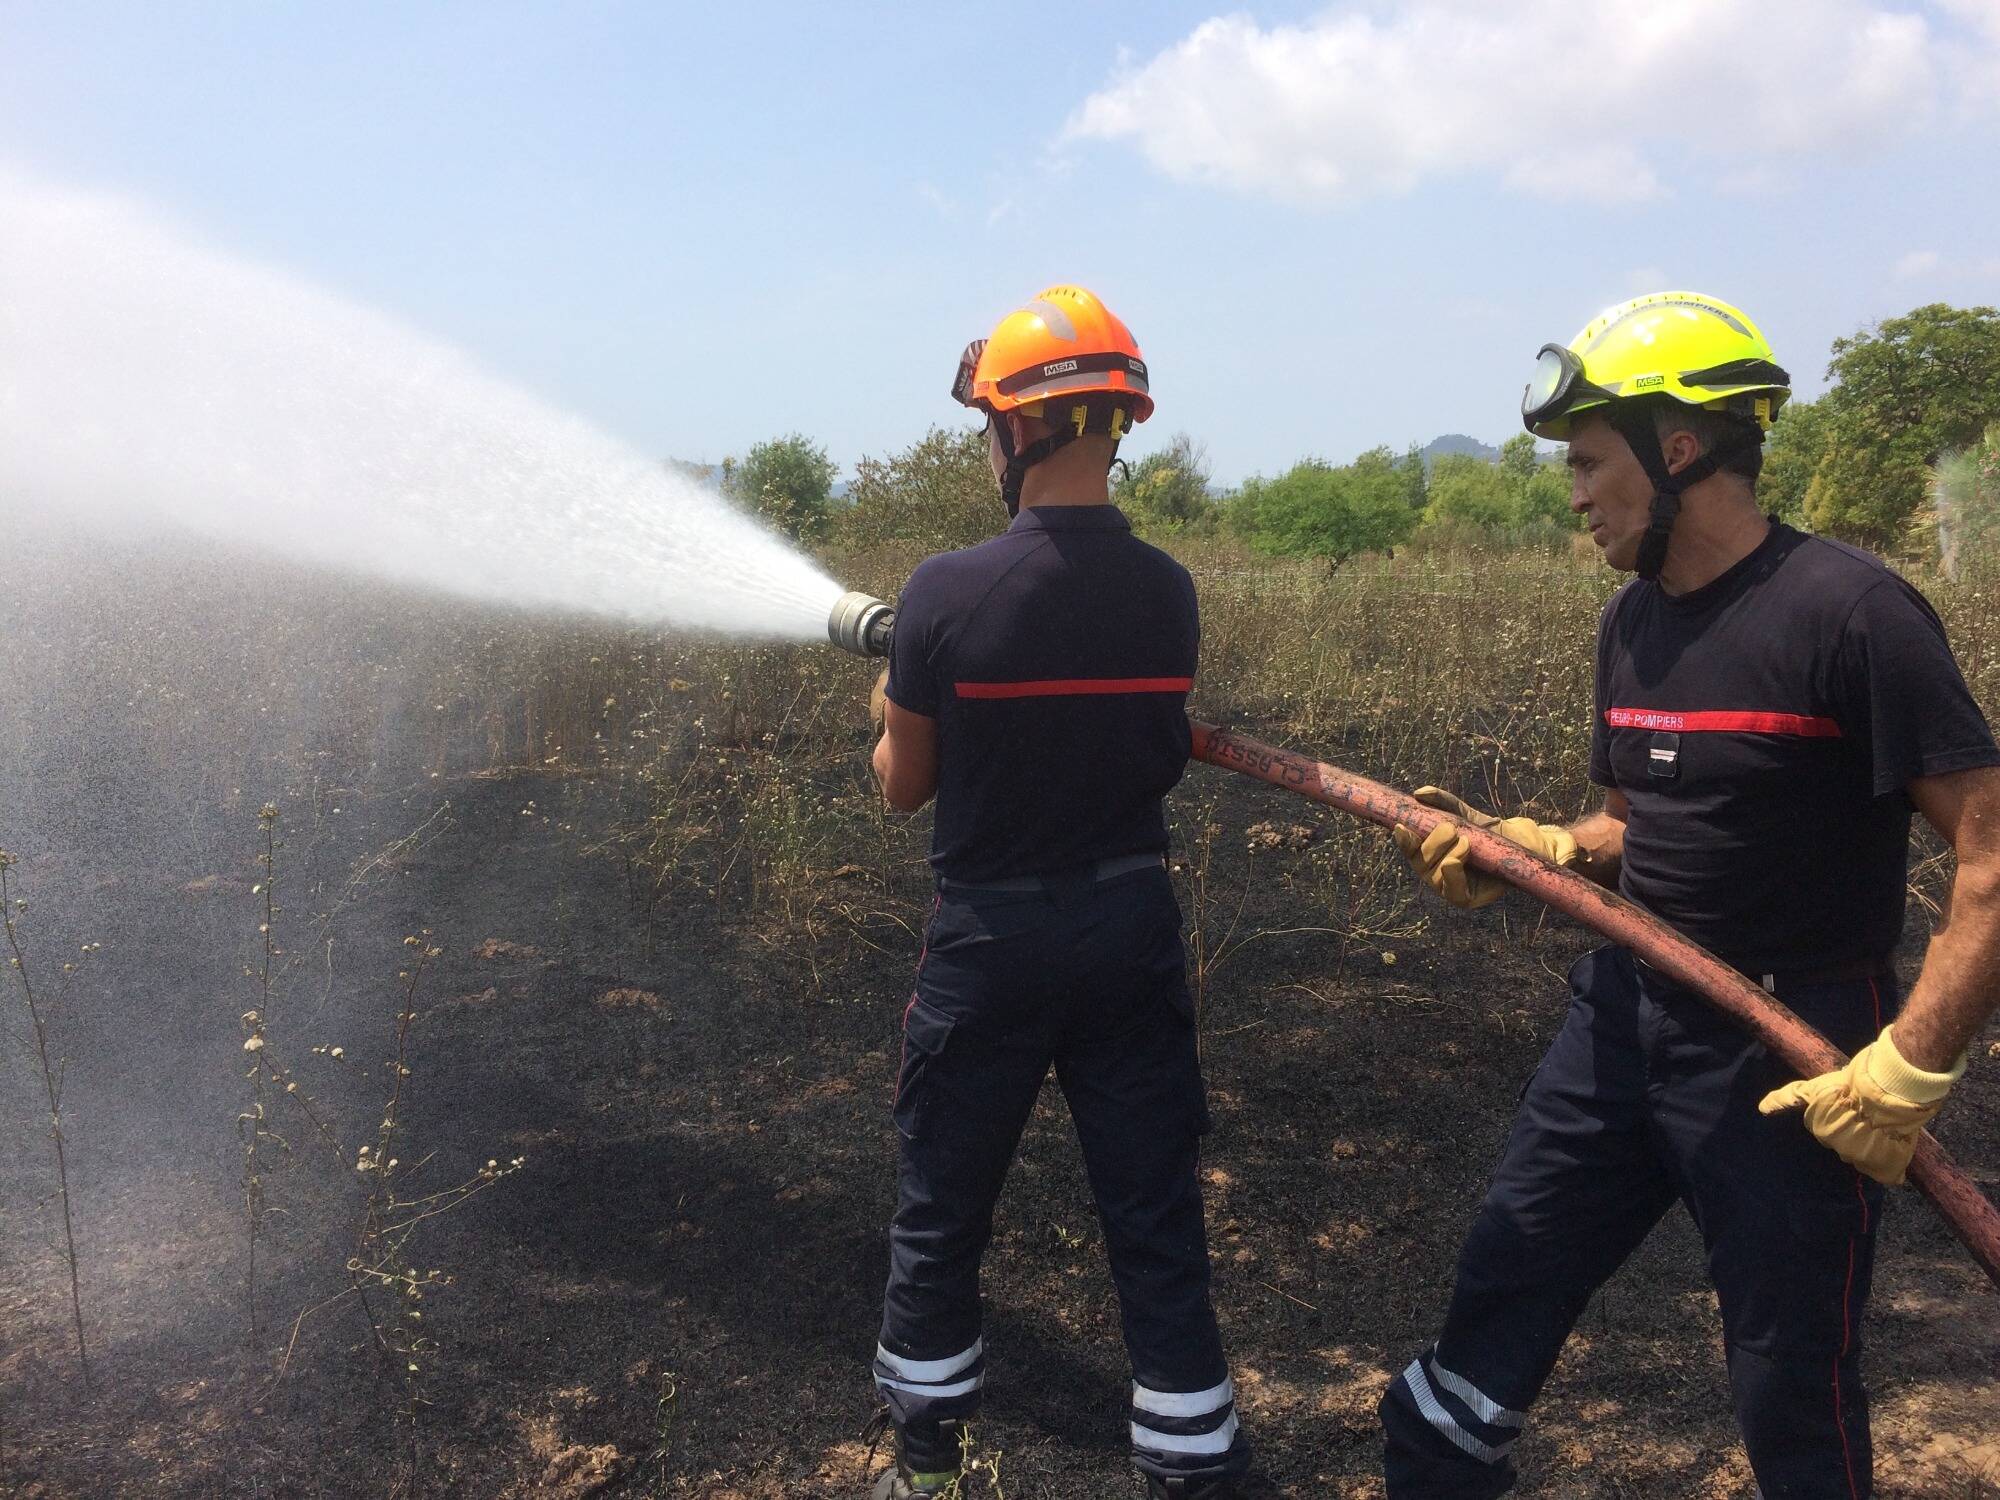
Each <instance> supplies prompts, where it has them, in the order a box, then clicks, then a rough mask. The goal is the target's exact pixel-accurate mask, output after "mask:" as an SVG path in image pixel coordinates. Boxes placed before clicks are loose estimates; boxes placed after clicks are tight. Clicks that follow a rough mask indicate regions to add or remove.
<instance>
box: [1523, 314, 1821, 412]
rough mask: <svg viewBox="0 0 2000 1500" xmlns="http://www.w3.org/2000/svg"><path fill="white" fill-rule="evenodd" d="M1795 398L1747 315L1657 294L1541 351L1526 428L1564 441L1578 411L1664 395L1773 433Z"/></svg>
mask: <svg viewBox="0 0 2000 1500" xmlns="http://www.w3.org/2000/svg"><path fill="white" fill-rule="evenodd" d="M1791 394H1792V377H1791V376H1790V375H1788V374H1786V373H1785V371H1784V370H1783V369H1782V368H1781V367H1780V366H1779V365H1778V363H1777V360H1776V358H1775V357H1774V356H1773V355H1772V353H1771V346H1770V344H1769V343H1767V342H1766V341H1765V339H1764V335H1763V334H1761V333H1760V332H1758V331H1757V325H1756V324H1755V323H1752V322H1751V321H1750V319H1749V318H1748V317H1747V316H1746V315H1745V314H1744V312H1743V311H1742V309H1741V308H1736V307H1732V306H1730V305H1729V304H1728V303H1727V302H1723V301H1721V300H1720V299H1718V298H1715V297H1705V296H1703V295H1702V294H1701V293H1699V292H1651V293H1648V294H1647V295H1646V296H1643V297H1634V298H1633V299H1632V300H1631V301H1629V302H1621V303H1619V304H1618V305H1617V306H1616V307H1612V308H1607V309H1606V310H1605V311H1604V312H1601V313H1599V314H1598V315H1597V316H1596V317H1595V318H1593V319H1591V320H1590V322H1589V323H1587V324H1585V325H1584V328H1583V331H1582V332H1581V333H1579V334H1578V335H1577V336H1576V337H1575V338H1573V339H1571V340H1570V341H1569V343H1568V345H1567V346H1564V345H1561V344H1544V345H1543V346H1542V350H1541V354H1540V356H1539V357H1538V358H1537V360H1536V362H1535V376H1534V379H1532V380H1531V381H1529V382H1528V385H1527V389H1526V390H1524V391H1523V392H1522V393H1521V420H1522V422H1523V424H1524V425H1525V426H1526V427H1527V429H1528V431H1530V432H1532V433H1534V434H1535V436H1537V437H1545V438H1552V439H1554V440H1556V441H1558V442H1561V441H1564V440H1565V439H1567V438H1568V437H1569V427H1570V419H1571V418H1573V417H1575V416H1576V415H1577V414H1578V413H1580V412H1585V411H1590V410H1592V409H1593V408H1596V407H1602V406H1606V405H1609V404H1610V403H1611V402H1614V401H1626V400H1631V399H1634V398H1636V397H1640V396H1666V397H1669V398H1670V399H1672V400H1675V401H1679V402H1683V403H1685V404H1686V405H1688V406H1699V407H1703V408H1705V409H1707V410H1709V411H1721V412H1727V413H1729V414H1730V415H1732V416H1738V417H1742V418H1744V419H1745V420H1746V421H1752V422H1755V423H1756V424H1757V426H1758V428H1759V430H1767V429H1769V427H1770V425H1771V424H1772V423H1773V422H1775V421H1776V420H1777V418H1778V410H1779V408H1780V407H1782V406H1783V405H1784V404H1785V401H1786V399H1787V398H1788V397H1789V396H1790V395H1791Z"/></svg>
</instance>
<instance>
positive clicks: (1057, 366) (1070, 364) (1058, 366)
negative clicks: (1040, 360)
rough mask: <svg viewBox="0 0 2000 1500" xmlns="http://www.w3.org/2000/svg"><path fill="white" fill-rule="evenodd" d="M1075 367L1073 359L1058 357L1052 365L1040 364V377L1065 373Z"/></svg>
mask: <svg viewBox="0 0 2000 1500" xmlns="http://www.w3.org/2000/svg"><path fill="white" fill-rule="evenodd" d="M1075 368H1076V361H1075V360H1073V359H1059V360H1057V361H1056V362H1055V363H1054V364H1052V365H1043V366H1042V377H1043V378H1044V379H1047V378H1048V377H1049V376H1051V375H1067V374H1068V373H1069V372H1070V371H1071V370H1074V369H1075Z"/></svg>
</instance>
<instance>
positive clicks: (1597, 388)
mask: <svg viewBox="0 0 2000 1500" xmlns="http://www.w3.org/2000/svg"><path fill="white" fill-rule="evenodd" d="M1612 399H1613V397H1612V394H1611V392H1609V391H1607V390H1605V389H1604V387H1603V386H1601V385H1593V384H1592V383H1591V382H1590V381H1589V380H1587V379H1586V378H1585V377H1584V373H1583V361H1582V360H1581V359H1579V358H1578V357H1577V355H1576V352H1575V351H1574V350H1572V349H1570V348H1568V347H1567V346H1565V345H1562V344H1544V345H1542V352H1541V353H1540V354H1538V355H1536V356H1535V374H1534V377H1533V378H1532V379H1531V380H1529V382H1528V384H1527V386H1526V387H1525V388H1524V389H1523V390H1522V391H1521V420H1522V421H1523V422H1525V423H1527V424H1528V426H1529V427H1535V426H1538V425H1540V424H1541V423H1543V422H1553V421H1554V420H1555V419H1556V418H1557V417H1560V416H1562V415H1563V413H1565V412H1567V411H1568V410H1569V409H1570V408H1571V407H1572V406H1575V405H1576V404H1577V402H1579V401H1582V400H1589V401H1591V402H1599V401H1610V400H1612Z"/></svg>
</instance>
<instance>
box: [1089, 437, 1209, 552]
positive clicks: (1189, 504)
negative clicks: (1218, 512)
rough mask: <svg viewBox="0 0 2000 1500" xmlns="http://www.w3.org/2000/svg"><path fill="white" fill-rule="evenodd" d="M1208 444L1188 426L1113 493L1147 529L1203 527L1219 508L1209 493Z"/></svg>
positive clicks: (1121, 506)
mask: <svg viewBox="0 0 2000 1500" xmlns="http://www.w3.org/2000/svg"><path fill="white" fill-rule="evenodd" d="M1208 478H1209V471H1208V450H1207V449H1206V448H1204V447H1203V446H1202V445H1201V444H1199V443H1197V442H1196V441H1195V440H1194V439H1193V438H1191V437H1189V436H1188V435H1187V434H1186V433H1185V432H1177V433H1175V434H1174V435H1173V438H1172V440H1171V441H1169V442H1168V444H1167V446H1166V447H1164V448H1162V449H1160V450H1159V451H1157V452H1154V453H1148V454H1147V455H1146V456H1145V457H1144V458H1142V459H1140V460H1139V461H1138V462H1137V463H1135V464H1133V465H1132V466H1131V472H1130V474H1129V475H1128V476H1127V477H1125V478H1122V479H1120V480H1119V481H1118V483H1117V485H1116V486H1115V487H1114V489H1113V490H1112V493H1111V498H1112V500H1113V502H1114V503H1116V504H1117V506H1118V507H1119V509H1121V510H1123V511H1124V512H1125V514H1126V515H1127V516H1128V517H1130V518H1131V520H1132V523H1133V524H1134V525H1135V526H1137V527H1138V528H1139V529H1140V530H1141V531H1148V532H1175V531H1183V530H1186V529H1188V528H1189V527H1197V526H1199V525H1201V524H1202V523H1203V522H1204V521H1205V520H1207V518H1208V516H1209V513H1210V512H1211V510H1212V509H1213V502H1211V501H1210V500H1209V498H1208Z"/></svg>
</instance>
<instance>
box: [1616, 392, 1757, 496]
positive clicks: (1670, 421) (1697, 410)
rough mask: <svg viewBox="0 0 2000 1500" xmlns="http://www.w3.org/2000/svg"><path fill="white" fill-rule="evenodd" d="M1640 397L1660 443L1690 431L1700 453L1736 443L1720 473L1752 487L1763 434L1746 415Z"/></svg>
mask: <svg viewBox="0 0 2000 1500" xmlns="http://www.w3.org/2000/svg"><path fill="white" fill-rule="evenodd" d="M1641 399H1642V400H1644V402H1645V403H1646V405H1647V406H1648V407H1649V408H1650V409H1651V414H1652V418H1653V430H1654V431H1655V432H1657V433H1658V434H1659V435H1660V441H1661V442H1663V443H1664V442H1665V441H1666V440H1667V436H1668V434H1669V433H1675V432H1691V433H1693V434H1694V437H1695V441H1696V442H1698V443H1700V444H1701V451H1702V452H1703V453H1713V452H1715V450H1716V449H1718V448H1722V447H1727V446H1731V445H1736V451H1735V456H1734V457H1732V458H1729V459H1727V460H1725V461H1724V462H1723V464H1722V467H1721V470H1720V472H1722V473H1724V474H1736V475H1740V476H1741V477H1742V478H1744V479H1747V480H1748V481H1749V482H1750V483H1751V484H1752V485H1753V486H1754V485H1755V484H1756V483H1757V476H1758V475H1760V474H1762V473H1763V472H1764V434H1763V432H1762V431H1761V430H1760V429H1759V428H1758V426H1757V424H1756V423H1755V422H1754V421H1752V420H1751V419H1750V418H1748V417H1739V416H1737V415H1735V414H1734V413H1732V412H1726V411H1710V410H1709V409H1708V408H1707V407H1705V406H1689V405H1688V404H1687V403H1686V402H1685V401H1676V400H1674V398H1673V397H1671V396H1646V397H1642V398H1641ZM1746 439H1754V441H1746Z"/></svg>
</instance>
